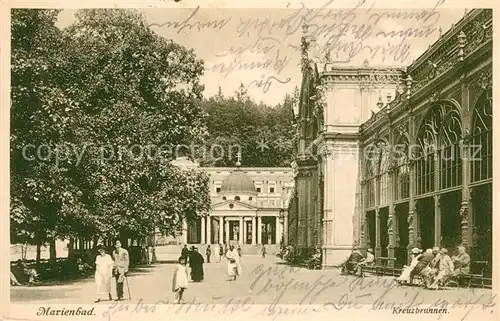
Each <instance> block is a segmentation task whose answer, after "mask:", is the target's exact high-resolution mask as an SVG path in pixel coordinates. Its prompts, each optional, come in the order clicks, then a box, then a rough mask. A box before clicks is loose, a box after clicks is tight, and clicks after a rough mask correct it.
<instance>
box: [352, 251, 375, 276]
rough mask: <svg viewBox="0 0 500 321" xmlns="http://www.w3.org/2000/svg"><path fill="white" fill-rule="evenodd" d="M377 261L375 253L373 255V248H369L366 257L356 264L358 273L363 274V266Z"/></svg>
mask: <svg viewBox="0 0 500 321" xmlns="http://www.w3.org/2000/svg"><path fill="white" fill-rule="evenodd" d="M374 263H375V255H373V249H368V251H367V252H366V258H364V259H362V260H361V262H359V263H358V264H357V265H356V275H359V276H363V267H364V266H372V265H373V264H374Z"/></svg>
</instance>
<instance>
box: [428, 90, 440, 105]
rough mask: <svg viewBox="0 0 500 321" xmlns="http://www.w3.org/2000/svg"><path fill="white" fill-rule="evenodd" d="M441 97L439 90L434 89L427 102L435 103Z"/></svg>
mask: <svg viewBox="0 0 500 321" xmlns="http://www.w3.org/2000/svg"><path fill="white" fill-rule="evenodd" d="M440 99H441V92H440V91H438V90H436V91H434V92H433V93H432V94H431V96H430V97H429V102H430V103H435V102H437V101H439V100H440Z"/></svg>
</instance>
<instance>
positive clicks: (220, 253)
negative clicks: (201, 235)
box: [219, 244, 226, 262]
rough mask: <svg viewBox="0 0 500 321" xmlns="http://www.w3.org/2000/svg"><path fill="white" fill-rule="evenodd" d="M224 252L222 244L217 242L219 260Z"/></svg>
mask: <svg viewBox="0 0 500 321" xmlns="http://www.w3.org/2000/svg"><path fill="white" fill-rule="evenodd" d="M224 253H226V252H224V247H222V244H219V256H220V258H219V262H220V261H221V260H222V257H223V256H224Z"/></svg>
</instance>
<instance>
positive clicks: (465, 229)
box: [460, 137, 474, 253]
mask: <svg viewBox="0 0 500 321" xmlns="http://www.w3.org/2000/svg"><path fill="white" fill-rule="evenodd" d="M462 153H463V154H462V202H461V204H460V220H461V227H462V245H463V246H464V247H465V248H466V250H467V252H468V253H470V247H471V246H472V245H473V244H472V243H473V242H472V235H473V227H474V226H473V224H472V222H473V216H472V202H471V193H470V187H469V179H470V178H469V176H470V157H469V156H470V149H469V141H468V137H466V139H464V143H463V145H462Z"/></svg>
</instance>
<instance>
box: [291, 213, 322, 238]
mask: <svg viewBox="0 0 500 321" xmlns="http://www.w3.org/2000/svg"><path fill="white" fill-rule="evenodd" d="M321 230H322V229H320V231H321ZM283 239H284V242H285V244H283V245H288V211H287V212H286V214H285V219H284V223H283Z"/></svg>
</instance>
